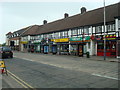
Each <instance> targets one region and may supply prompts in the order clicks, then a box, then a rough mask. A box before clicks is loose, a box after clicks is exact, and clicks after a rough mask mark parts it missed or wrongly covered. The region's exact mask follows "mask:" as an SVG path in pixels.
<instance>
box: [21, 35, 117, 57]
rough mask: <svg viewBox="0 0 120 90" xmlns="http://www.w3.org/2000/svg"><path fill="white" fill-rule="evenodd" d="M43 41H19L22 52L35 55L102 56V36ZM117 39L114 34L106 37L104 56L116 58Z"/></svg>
mask: <svg viewBox="0 0 120 90" xmlns="http://www.w3.org/2000/svg"><path fill="white" fill-rule="evenodd" d="M43 41H44V40H43V39H41V40H39V41H38V40H37V41H31V42H28V41H21V45H22V46H23V51H28V52H36V53H45V54H48V53H53V54H67V55H77V56H83V55H85V54H86V53H87V52H89V53H90V55H97V56H104V36H103V35H97V36H94V35H92V36H84V37H71V38H61V39H46V41H44V42H43ZM117 41H118V37H116V35H115V34H111V35H106V56H112V57H116V56H117V54H118V53H117V52H118V51H117V45H118V44H117Z"/></svg>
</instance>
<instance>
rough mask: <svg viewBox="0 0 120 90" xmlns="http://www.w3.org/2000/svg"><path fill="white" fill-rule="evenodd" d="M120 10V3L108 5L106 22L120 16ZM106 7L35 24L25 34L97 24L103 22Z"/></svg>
mask: <svg viewBox="0 0 120 90" xmlns="http://www.w3.org/2000/svg"><path fill="white" fill-rule="evenodd" d="M119 10H120V3H117V4H113V5H110V6H106V22H111V21H114V18H115V17H118V16H120V13H118V11H119ZM103 12H104V8H103V7H102V8H98V9H95V10H91V11H88V12H86V13H84V14H77V15H74V16H71V17H67V18H64V19H60V20H56V21H54V22H51V23H47V24H45V25H41V26H37V25H36V26H33V27H32V28H31V29H29V30H28V31H27V32H25V33H24V35H28V34H29V35H34V34H41V33H49V32H55V31H60V30H65V29H71V28H74V27H81V26H87V25H95V24H100V23H103V21H104V19H103V16H104V14H103Z"/></svg>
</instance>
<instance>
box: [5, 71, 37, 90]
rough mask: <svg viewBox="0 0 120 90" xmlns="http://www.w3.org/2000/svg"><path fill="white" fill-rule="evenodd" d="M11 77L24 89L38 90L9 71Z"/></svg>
mask: <svg viewBox="0 0 120 90" xmlns="http://www.w3.org/2000/svg"><path fill="white" fill-rule="evenodd" d="M7 72H8V74H9V76H10V77H11V78H12V79H14V80H15V81H16V82H18V83H19V84H20V85H22V86H23V87H24V88H28V89H29V88H30V90H36V89H35V88H34V87H32V86H31V85H29V84H28V83H26V82H25V81H23V80H22V79H20V78H19V77H17V76H16V75H15V74H13V73H11V72H10V71H9V70H7Z"/></svg>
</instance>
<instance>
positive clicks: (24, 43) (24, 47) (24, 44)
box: [20, 41, 28, 52]
mask: <svg viewBox="0 0 120 90" xmlns="http://www.w3.org/2000/svg"><path fill="white" fill-rule="evenodd" d="M20 44H21V51H22V52H27V51H28V50H27V49H28V41H20Z"/></svg>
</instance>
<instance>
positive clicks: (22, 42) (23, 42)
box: [20, 41, 28, 44]
mask: <svg viewBox="0 0 120 90" xmlns="http://www.w3.org/2000/svg"><path fill="white" fill-rule="evenodd" d="M20 43H21V44H27V43H28V41H21V42H20Z"/></svg>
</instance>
